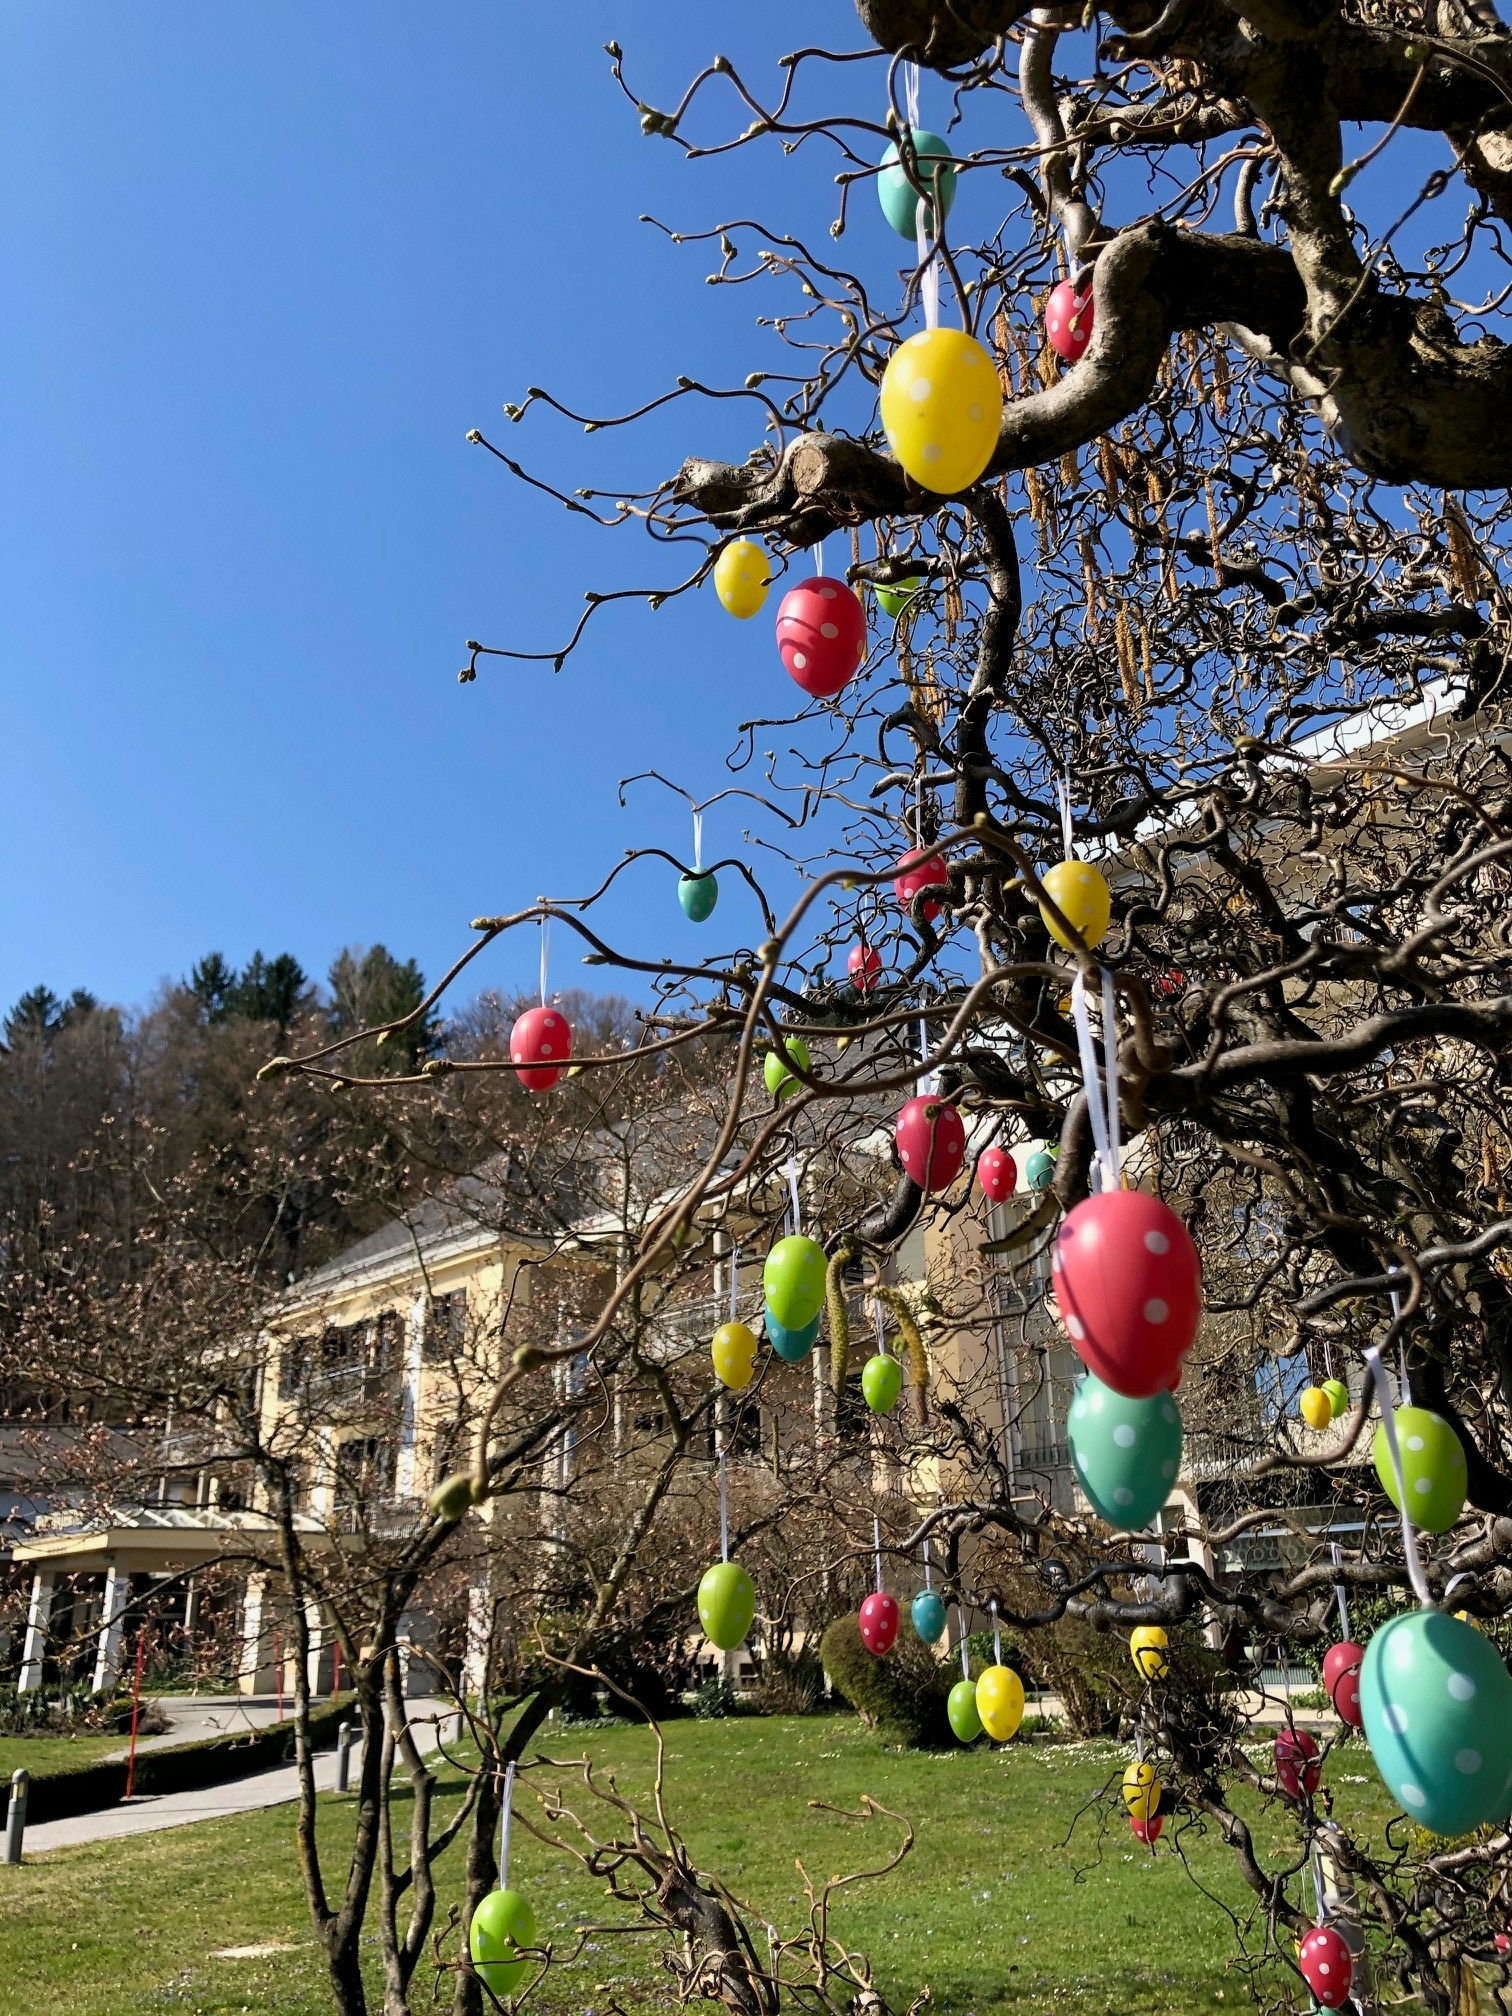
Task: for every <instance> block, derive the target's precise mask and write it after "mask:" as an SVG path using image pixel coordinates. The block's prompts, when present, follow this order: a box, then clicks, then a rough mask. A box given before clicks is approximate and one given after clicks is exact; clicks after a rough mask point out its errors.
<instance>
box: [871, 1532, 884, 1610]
mask: <svg viewBox="0 0 1512 2016" xmlns="http://www.w3.org/2000/svg"><path fill="white" fill-rule="evenodd" d="M872 1560H873V1562H874V1563H875V1564H876V1570H877V1593H878V1595H880V1594H881V1593H882V1521H881V1520H880V1519H879V1518H878V1517H877V1515H876V1513H875V1512H874V1513H873V1514H872Z"/></svg>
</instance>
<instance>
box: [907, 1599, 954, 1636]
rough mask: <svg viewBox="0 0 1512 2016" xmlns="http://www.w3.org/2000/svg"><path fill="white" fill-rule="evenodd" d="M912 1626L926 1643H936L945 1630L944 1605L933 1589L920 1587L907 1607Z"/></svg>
mask: <svg viewBox="0 0 1512 2016" xmlns="http://www.w3.org/2000/svg"><path fill="white" fill-rule="evenodd" d="M909 1615H910V1616H911V1617H912V1618H913V1627H914V1629H915V1631H917V1632H918V1634H919V1636H920V1637H921V1638H922V1639H923V1640H924V1643H925V1644H926V1645H937V1644H938V1643H939V1641H940V1638H941V1637H942V1636H943V1634H944V1630H945V1605H944V1604H943V1603H942V1602H941V1601H940V1598H939V1597H938V1595H937V1594H936V1593H935V1591H934V1590H933V1589H921V1590H920V1591H919V1593H918V1595H917V1596H915V1598H914V1599H913V1602H912V1604H911V1605H910V1608H909Z"/></svg>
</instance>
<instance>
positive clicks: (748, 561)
mask: <svg viewBox="0 0 1512 2016" xmlns="http://www.w3.org/2000/svg"><path fill="white" fill-rule="evenodd" d="M771 579H772V569H771V566H770V564H769V562H768V560H767V555H766V548H765V547H764V546H758V545H757V544H756V543H755V541H754V540H752V539H737V540H735V541H734V543H733V544H732V545H729V546H726V548H725V549H724V551H723V553H721V554H720V556H719V558H718V559H717V560H716V561H715V562H714V592H715V594H716V595H717V596H718V597H719V599H720V601H721V602H722V603H723V604H724V606H725V607H726V609H728V610H729V612H730V614H731V615H732V616H739V617H740V618H741V619H742V620H744V618H745V617H747V616H754V615H755V614H756V611H757V610H758V609H759V608H760V607H761V605H762V603H763V602H765V600H766V597H767V587H768V584H769V583H770V581H771Z"/></svg>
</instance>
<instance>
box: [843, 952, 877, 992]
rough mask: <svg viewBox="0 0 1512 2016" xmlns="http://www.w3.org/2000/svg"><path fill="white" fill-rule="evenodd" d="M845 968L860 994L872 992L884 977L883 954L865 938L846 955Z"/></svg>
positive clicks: (853, 985)
mask: <svg viewBox="0 0 1512 2016" xmlns="http://www.w3.org/2000/svg"><path fill="white" fill-rule="evenodd" d="M845 970H846V972H847V973H849V975H850V977H851V985H852V987H854V988H855V990H856V992H857V993H858V994H870V992H871V991H872V989H873V987H875V986H876V984H877V982H878V980H880V979H881V977H882V954H881V953H880V952H879V951H878V950H877V949H876V947H875V946H874V945H868V944H867V943H866V941H865V940H864V939H863V940H862V942H861V943H860V944H859V945H852V947H851V948H850V951H849V952H848V953H847V954H846V955H845Z"/></svg>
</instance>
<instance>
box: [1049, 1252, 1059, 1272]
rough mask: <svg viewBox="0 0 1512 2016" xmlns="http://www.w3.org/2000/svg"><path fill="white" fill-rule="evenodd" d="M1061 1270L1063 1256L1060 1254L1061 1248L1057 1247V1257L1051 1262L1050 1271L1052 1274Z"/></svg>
mask: <svg viewBox="0 0 1512 2016" xmlns="http://www.w3.org/2000/svg"><path fill="white" fill-rule="evenodd" d="M1060 1271H1061V1256H1060V1249H1059V1248H1057V1249H1056V1253H1055V1257H1054V1259H1053V1260H1052V1261H1051V1262H1050V1272H1051V1273H1052V1274H1059V1272H1060Z"/></svg>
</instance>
